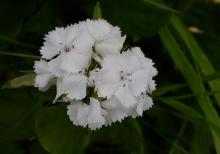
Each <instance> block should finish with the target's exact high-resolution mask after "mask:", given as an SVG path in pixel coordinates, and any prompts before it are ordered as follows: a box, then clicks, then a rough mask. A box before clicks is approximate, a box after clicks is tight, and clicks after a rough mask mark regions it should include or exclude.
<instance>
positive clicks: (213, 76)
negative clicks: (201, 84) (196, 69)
mask: <svg viewBox="0 0 220 154" xmlns="http://www.w3.org/2000/svg"><path fill="white" fill-rule="evenodd" d="M217 78H220V72H215V73H212V74H209V75H206V76H204V80H205V81H211V80H215V79H217Z"/></svg>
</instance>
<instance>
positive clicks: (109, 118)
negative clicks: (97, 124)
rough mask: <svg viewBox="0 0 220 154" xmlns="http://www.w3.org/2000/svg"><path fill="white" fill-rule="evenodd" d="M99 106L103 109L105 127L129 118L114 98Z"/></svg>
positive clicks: (125, 110)
mask: <svg viewBox="0 0 220 154" xmlns="http://www.w3.org/2000/svg"><path fill="white" fill-rule="evenodd" d="M101 106H102V108H103V114H104V117H105V118H106V123H105V126H108V125H111V124H112V123H114V122H116V121H119V122H121V121H122V120H123V119H124V118H126V117H127V116H129V115H128V112H127V111H128V110H127V109H125V108H124V107H123V106H122V105H121V104H120V102H119V101H118V100H117V99H116V98H115V97H112V98H110V99H107V100H105V101H103V102H101Z"/></svg>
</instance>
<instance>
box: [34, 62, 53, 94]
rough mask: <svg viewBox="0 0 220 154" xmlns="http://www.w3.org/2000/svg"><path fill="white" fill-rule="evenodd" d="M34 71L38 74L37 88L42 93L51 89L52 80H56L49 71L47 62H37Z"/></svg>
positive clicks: (36, 79)
mask: <svg viewBox="0 0 220 154" xmlns="http://www.w3.org/2000/svg"><path fill="white" fill-rule="evenodd" d="M34 71H35V73H36V74H37V75H36V78H35V84H34V85H35V87H38V88H39V90H41V91H46V90H47V89H48V88H49V87H50V80H51V79H52V78H54V76H53V75H52V74H51V73H50V71H49V69H48V63H47V62H46V61H45V60H40V61H35V64H34Z"/></svg>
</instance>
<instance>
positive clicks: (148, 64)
mask: <svg viewBox="0 0 220 154" xmlns="http://www.w3.org/2000/svg"><path fill="white" fill-rule="evenodd" d="M129 51H130V52H132V53H133V54H134V55H135V56H137V58H138V59H139V60H140V62H141V63H142V67H143V68H144V69H145V70H146V71H147V72H148V73H147V74H148V75H149V76H148V81H147V82H148V89H147V91H148V92H152V91H154V90H155V89H156V84H155V81H154V80H153V77H154V76H156V75H157V73H158V72H157V69H156V68H155V67H154V63H153V61H152V60H151V59H149V58H147V57H145V56H144V53H143V52H142V51H141V49H140V48H139V47H134V48H131V49H130V50H129Z"/></svg>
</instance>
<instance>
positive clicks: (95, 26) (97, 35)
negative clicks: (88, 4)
mask: <svg viewBox="0 0 220 154" xmlns="http://www.w3.org/2000/svg"><path fill="white" fill-rule="evenodd" d="M85 24H86V29H87V30H88V32H89V33H90V35H91V36H92V37H93V38H94V39H95V51H96V53H97V54H98V55H100V56H102V57H104V56H106V55H108V54H118V53H119V52H120V50H121V49H122V47H123V43H124V41H125V38H126V36H123V37H122V36H121V31H120V28H119V27H118V26H112V25H111V24H110V23H108V22H107V21H106V20H103V19H99V20H86V21H85Z"/></svg>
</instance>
